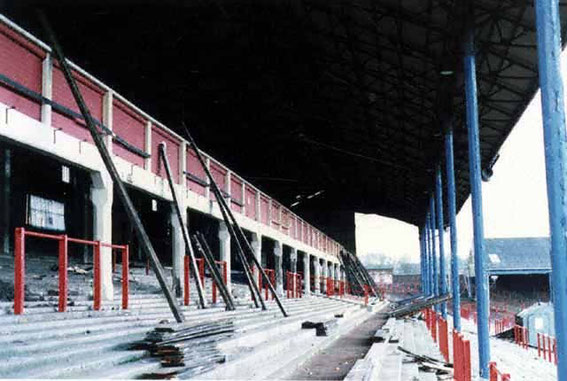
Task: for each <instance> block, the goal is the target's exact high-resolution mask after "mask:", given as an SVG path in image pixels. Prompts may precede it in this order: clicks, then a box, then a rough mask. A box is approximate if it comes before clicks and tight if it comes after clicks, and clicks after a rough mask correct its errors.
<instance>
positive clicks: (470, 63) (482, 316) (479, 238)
mask: <svg viewBox="0 0 567 381" xmlns="http://www.w3.org/2000/svg"><path fill="white" fill-rule="evenodd" d="M464 66H465V68H464V69H465V70H464V75H465V98H466V108H467V129H468V138H469V172H470V186H471V197H472V212H473V233H474V269H475V283H476V310H477V316H478V320H477V331H478V355H479V356H478V358H479V370H480V376H481V377H483V378H488V376H489V373H488V363H489V361H490V343H489V340H490V336H489V325H488V324H489V321H488V311H489V308H488V304H489V301H488V298H489V295H488V277H487V274H486V270H485V263H486V258H485V257H486V255H485V252H484V222H483V216H482V184H481V174H480V171H481V169H480V165H481V163H480V143H479V126H478V103H477V92H476V58H475V51H474V31H473V29H472V28H469V30H468V32H467V34H466V37H465V58H464Z"/></svg>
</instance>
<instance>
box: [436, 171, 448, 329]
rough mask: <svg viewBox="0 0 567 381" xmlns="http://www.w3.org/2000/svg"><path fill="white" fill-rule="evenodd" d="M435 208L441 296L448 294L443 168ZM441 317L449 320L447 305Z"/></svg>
mask: <svg viewBox="0 0 567 381" xmlns="http://www.w3.org/2000/svg"><path fill="white" fill-rule="evenodd" d="M435 204H436V205H435V207H436V208H437V211H436V212H437V230H438V231H439V277H440V278H441V279H440V282H439V283H440V284H439V294H440V295H445V294H446V293H447V277H446V274H445V242H444V241H443V239H444V238H443V225H444V222H443V179H442V176H441V166H440V165H439V166H438V167H437V171H436V173H435ZM441 315H442V316H443V319H447V303H446V302H443V303H441Z"/></svg>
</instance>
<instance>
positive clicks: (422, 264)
mask: <svg viewBox="0 0 567 381" xmlns="http://www.w3.org/2000/svg"><path fill="white" fill-rule="evenodd" d="M424 239H425V237H424V233H423V226H420V227H419V254H420V268H421V274H420V275H421V294H422V295H425V279H426V278H427V274H426V272H425V266H426V262H425V261H426V259H425V240H424Z"/></svg>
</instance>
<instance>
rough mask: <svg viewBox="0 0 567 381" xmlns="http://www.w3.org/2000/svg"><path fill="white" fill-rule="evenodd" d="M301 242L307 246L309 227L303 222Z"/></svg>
mask: <svg viewBox="0 0 567 381" xmlns="http://www.w3.org/2000/svg"><path fill="white" fill-rule="evenodd" d="M302 241H303V242H304V243H306V244H308V245H309V226H308V225H307V223H305V221H303V237H302Z"/></svg>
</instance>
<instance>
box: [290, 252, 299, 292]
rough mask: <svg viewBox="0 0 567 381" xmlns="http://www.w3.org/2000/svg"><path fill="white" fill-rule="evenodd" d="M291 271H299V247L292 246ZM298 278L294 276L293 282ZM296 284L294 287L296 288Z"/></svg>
mask: <svg viewBox="0 0 567 381" xmlns="http://www.w3.org/2000/svg"><path fill="white" fill-rule="evenodd" d="M289 268H290V269H289V271H291V272H292V273H297V249H294V248H293V247H292V248H291V250H290V252H289ZM295 280H296V278H293V282H294V283H295ZM296 287H297V286H295V287H294V288H296Z"/></svg>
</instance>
